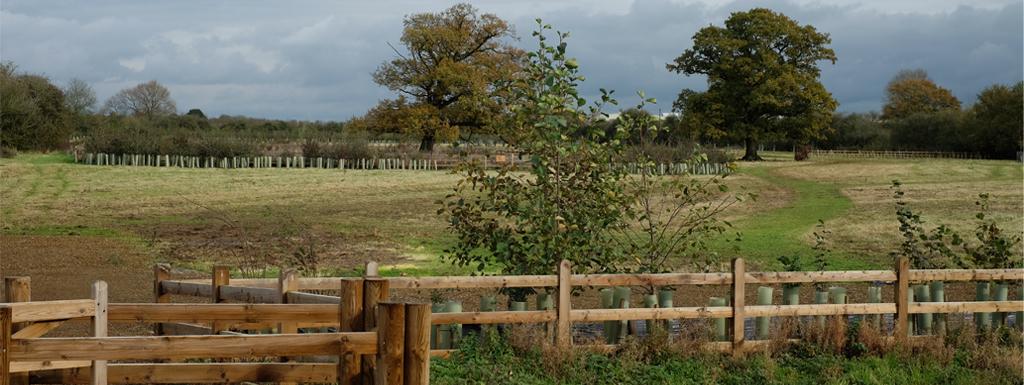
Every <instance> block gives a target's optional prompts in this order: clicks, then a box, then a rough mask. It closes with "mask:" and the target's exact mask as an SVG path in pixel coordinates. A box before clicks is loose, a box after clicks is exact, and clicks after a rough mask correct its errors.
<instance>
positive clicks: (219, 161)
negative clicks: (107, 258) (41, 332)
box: [75, 153, 730, 175]
mask: <svg viewBox="0 0 1024 385" xmlns="http://www.w3.org/2000/svg"><path fill="white" fill-rule="evenodd" d="M75 162H76V163H81V164H88V165H96V166H141V167H177V168H297V169H304V168H322V169H339V170H441V169H445V168H450V167H451V165H450V164H446V163H445V162H438V161H437V160H432V159H404V158H360V159H335V158H323V157H316V158H310V157H304V156H233V157H220V158H218V157H207V156H187V155H151V154H104V153H86V154H78V153H75ZM492 164H498V163H494V162H492ZM485 166H486V161H485ZM624 167H625V168H626V170H627V171H628V172H629V173H632V174H639V173H641V172H646V173H647V174H654V175H680V174H695V175H717V174H722V173H727V172H730V169H729V166H728V165H727V164H725V163H698V164H689V163H656V164H642V163H628V164H625V165H624Z"/></svg>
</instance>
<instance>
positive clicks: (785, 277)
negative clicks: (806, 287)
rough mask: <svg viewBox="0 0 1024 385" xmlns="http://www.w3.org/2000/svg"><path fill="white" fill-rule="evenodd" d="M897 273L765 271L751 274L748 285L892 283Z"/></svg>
mask: <svg viewBox="0 0 1024 385" xmlns="http://www.w3.org/2000/svg"><path fill="white" fill-rule="evenodd" d="M895 280H896V272H894V271H892V270H863V271H765V272H749V273H747V275H746V283H748V284H750V283H760V284H769V283H812V282H873V281H880V282H892V281H895Z"/></svg>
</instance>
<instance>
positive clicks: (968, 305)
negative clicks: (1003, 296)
mask: <svg viewBox="0 0 1024 385" xmlns="http://www.w3.org/2000/svg"><path fill="white" fill-rule="evenodd" d="M907 308H908V312H909V313H910V314H915V313H975V312H1011V311H1024V301H980V302H913V303H910V306H908V307H907ZM1017 322H1021V321H1017Z"/></svg>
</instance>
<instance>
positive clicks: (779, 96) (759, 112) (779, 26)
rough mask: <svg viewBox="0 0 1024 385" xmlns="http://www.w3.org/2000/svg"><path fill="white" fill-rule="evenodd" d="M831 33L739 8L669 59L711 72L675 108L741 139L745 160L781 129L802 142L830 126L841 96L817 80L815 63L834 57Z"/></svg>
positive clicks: (683, 68)
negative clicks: (699, 88) (704, 87)
mask: <svg viewBox="0 0 1024 385" xmlns="http://www.w3.org/2000/svg"><path fill="white" fill-rule="evenodd" d="M830 43H831V39H830V38H829V36H828V34H826V33H820V32H818V31H817V30H816V29H815V28H814V27H813V26H810V25H800V24H798V23H797V22H796V21H794V20H792V19H790V18H789V17H786V15H783V14H781V13H776V12H773V11H771V10H769V9H763V8H755V9H752V10H750V11H747V12H735V13H733V14H732V15H730V17H729V19H728V20H726V21H725V26H724V27H718V26H708V27H705V28H702V29H701V30H700V31H697V33H696V34H695V35H694V36H693V48H690V49H687V50H686V51H685V52H683V54H682V55H680V56H679V57H678V58H676V59H675V61H674V62H672V63H669V64H668V66H667V67H668V69H669V70H670V71H674V72H677V73H681V74H684V75H705V76H707V84H708V89H707V91H704V92H697V91H693V90H683V91H682V92H681V93H680V95H679V99H678V100H677V101H676V103H675V108H676V109H677V110H680V111H682V112H683V115H684V119H686V120H687V122H688V123H691V124H695V125H699V127H701V129H702V130H703V131H704V132H705V134H706V135H707V136H710V137H721V138H727V139H730V140H741V141H743V142H744V146H745V147H746V152H745V154H744V156H743V160H759V159H761V158H760V157H759V156H758V155H757V146H758V143H759V141H761V140H763V139H765V138H770V137H775V136H780V135H784V136H786V137H788V138H789V139H791V140H793V141H794V142H796V143H797V144H805V143H808V142H809V141H810V140H812V139H815V138H819V137H820V136H821V134H822V132H823V131H824V130H826V129H828V127H829V123H830V122H831V120H832V113H833V112H834V111H835V108H836V105H837V103H836V101H835V100H834V99H833V98H832V94H830V93H829V92H828V91H827V90H825V87H824V86H823V85H822V84H821V82H820V81H819V79H818V78H819V75H820V72H821V71H820V69H819V68H818V62H819V61H822V60H826V61H831V62H832V63H835V60H836V55H835V52H833V51H832V49H831V48H829V47H828V45H829V44H830Z"/></svg>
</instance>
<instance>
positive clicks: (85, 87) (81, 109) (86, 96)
mask: <svg viewBox="0 0 1024 385" xmlns="http://www.w3.org/2000/svg"><path fill="white" fill-rule="evenodd" d="M64 104H65V105H66V106H67V108H68V111H71V112H72V113H75V114H78V115H81V114H85V113H88V112H91V111H92V108H93V107H95V106H96V92H93V90H92V87H91V86H89V83H86V82H85V81H84V80H82V79H78V78H73V79H71V80H70V81H68V85H67V87H64Z"/></svg>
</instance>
